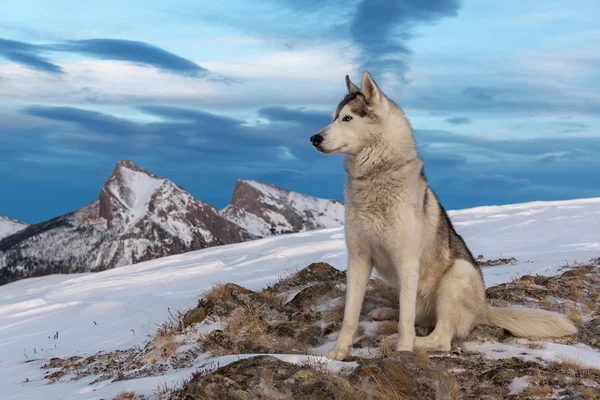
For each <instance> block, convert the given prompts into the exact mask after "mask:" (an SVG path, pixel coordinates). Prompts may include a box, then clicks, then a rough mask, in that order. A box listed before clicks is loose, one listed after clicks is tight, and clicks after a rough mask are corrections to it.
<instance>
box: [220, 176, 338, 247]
mask: <svg viewBox="0 0 600 400" xmlns="http://www.w3.org/2000/svg"><path fill="white" fill-rule="evenodd" d="M221 215H222V216H223V217H225V218H227V219H228V220H229V221H231V222H233V223H235V224H237V225H239V226H241V227H243V228H244V229H246V230H247V231H248V232H250V233H251V234H253V235H256V236H263V237H264V236H270V235H274V234H282V233H292V232H304V231H308V230H313V229H321V228H335V227H338V226H341V225H343V224H344V204H343V203H342V202H341V201H339V200H326V199H318V198H316V197H311V196H307V195H304V194H300V193H296V192H292V191H290V190H287V189H282V188H279V187H277V186H274V185H271V184H268V183H263V182H258V181H251V180H238V181H237V182H236V184H235V187H234V189H233V197H232V199H231V204H229V205H228V206H227V207H225V208H224V209H223V210H221Z"/></svg>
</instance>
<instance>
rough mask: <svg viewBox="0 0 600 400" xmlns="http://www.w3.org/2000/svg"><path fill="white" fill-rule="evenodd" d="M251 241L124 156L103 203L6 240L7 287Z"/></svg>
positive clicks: (0, 276)
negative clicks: (30, 279)
mask: <svg viewBox="0 0 600 400" xmlns="http://www.w3.org/2000/svg"><path fill="white" fill-rule="evenodd" d="M250 238H251V236H250V235H249V234H248V233H247V232H246V231H245V230H244V229H242V228H240V227H238V226H237V225H235V224H232V223H231V222H229V221H228V220H226V219H224V218H222V217H221V216H220V215H219V213H218V211H217V210H216V209H215V208H214V207H213V206H211V205H209V204H206V203H203V202H202V201H199V200H196V199H195V198H194V197H193V196H192V195H191V194H189V193H188V192H186V191H185V190H184V189H183V188H181V187H179V186H177V185H175V184H174V183H173V182H171V181H169V180H167V179H164V178H160V177H157V176H155V175H154V174H152V173H150V172H148V171H146V170H144V169H142V168H140V167H138V166H136V165H135V164H133V163H132V162H131V161H129V160H123V161H120V162H119V163H118V164H117V165H116V167H115V169H114V171H113V173H112V175H110V177H109V178H108V180H107V181H106V183H105V185H104V187H103V188H102V190H101V191H100V196H99V198H98V199H97V200H95V201H93V202H91V203H90V204H88V205H86V206H84V207H82V208H80V209H78V210H75V211H73V212H71V213H68V214H65V215H62V216H60V217H57V218H54V219H52V220H50V221H47V222H43V223H40V224H36V225H32V226H29V227H28V228H27V229H24V230H22V231H20V232H18V233H17V234H13V235H11V236H8V237H6V238H4V239H3V240H2V241H0V284H1V283H5V282H9V281H12V280H16V279H20V278H25V277H30V276H41V275H47V274H51V273H73V272H86V271H99V270H105V269H109V268H114V267H119V266H123V265H128V264H133V263H136V262H139V261H144V260H150V259H154V258H158V257H163V256H166V255H171V254H179V253H183V252H186V251H190V250H197V249H201V248H205V247H210V246H216V245H221V244H228V243H237V242H241V241H244V240H248V239H250Z"/></svg>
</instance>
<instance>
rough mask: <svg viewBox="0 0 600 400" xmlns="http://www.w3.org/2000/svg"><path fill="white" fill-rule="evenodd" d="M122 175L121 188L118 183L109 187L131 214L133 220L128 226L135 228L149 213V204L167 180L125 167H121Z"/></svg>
mask: <svg viewBox="0 0 600 400" xmlns="http://www.w3.org/2000/svg"><path fill="white" fill-rule="evenodd" d="M120 173H121V177H122V182H120V185H121V186H119V183H117V182H112V184H111V185H110V186H109V187H110V190H111V192H112V193H113V195H114V196H115V197H116V198H117V199H119V201H120V202H121V203H122V204H124V205H125V206H126V207H127V208H128V209H129V211H130V212H131V216H132V219H131V220H130V221H129V224H128V225H129V226H133V225H135V223H136V222H137V221H139V220H140V219H141V218H143V217H144V216H145V215H146V214H147V213H148V203H150V199H151V198H152V195H153V194H154V192H155V191H156V190H158V188H159V187H160V186H161V185H162V184H163V183H165V181H166V180H165V179H160V178H156V177H153V176H150V175H148V174H146V173H143V172H139V171H134V170H132V169H129V168H125V167H121V169H120ZM121 187H123V188H124V190H123V192H121V190H120V188H121Z"/></svg>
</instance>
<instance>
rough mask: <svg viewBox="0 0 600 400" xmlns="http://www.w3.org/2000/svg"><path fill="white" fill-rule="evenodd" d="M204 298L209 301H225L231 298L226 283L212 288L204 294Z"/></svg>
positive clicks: (217, 284)
mask: <svg viewBox="0 0 600 400" xmlns="http://www.w3.org/2000/svg"><path fill="white" fill-rule="evenodd" d="M202 297H204V299H205V300H208V301H215V300H224V299H228V298H230V297H231V294H230V293H229V291H228V290H227V287H226V284H225V283H216V284H214V285H213V287H212V288H210V289H208V290H207V291H206V292H204V293H202Z"/></svg>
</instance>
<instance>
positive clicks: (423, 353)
mask: <svg viewBox="0 0 600 400" xmlns="http://www.w3.org/2000/svg"><path fill="white" fill-rule="evenodd" d="M413 353H415V355H416V356H417V357H418V358H420V359H421V360H423V361H427V362H429V351H428V350H427V349H426V348H425V347H415V348H413Z"/></svg>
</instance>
